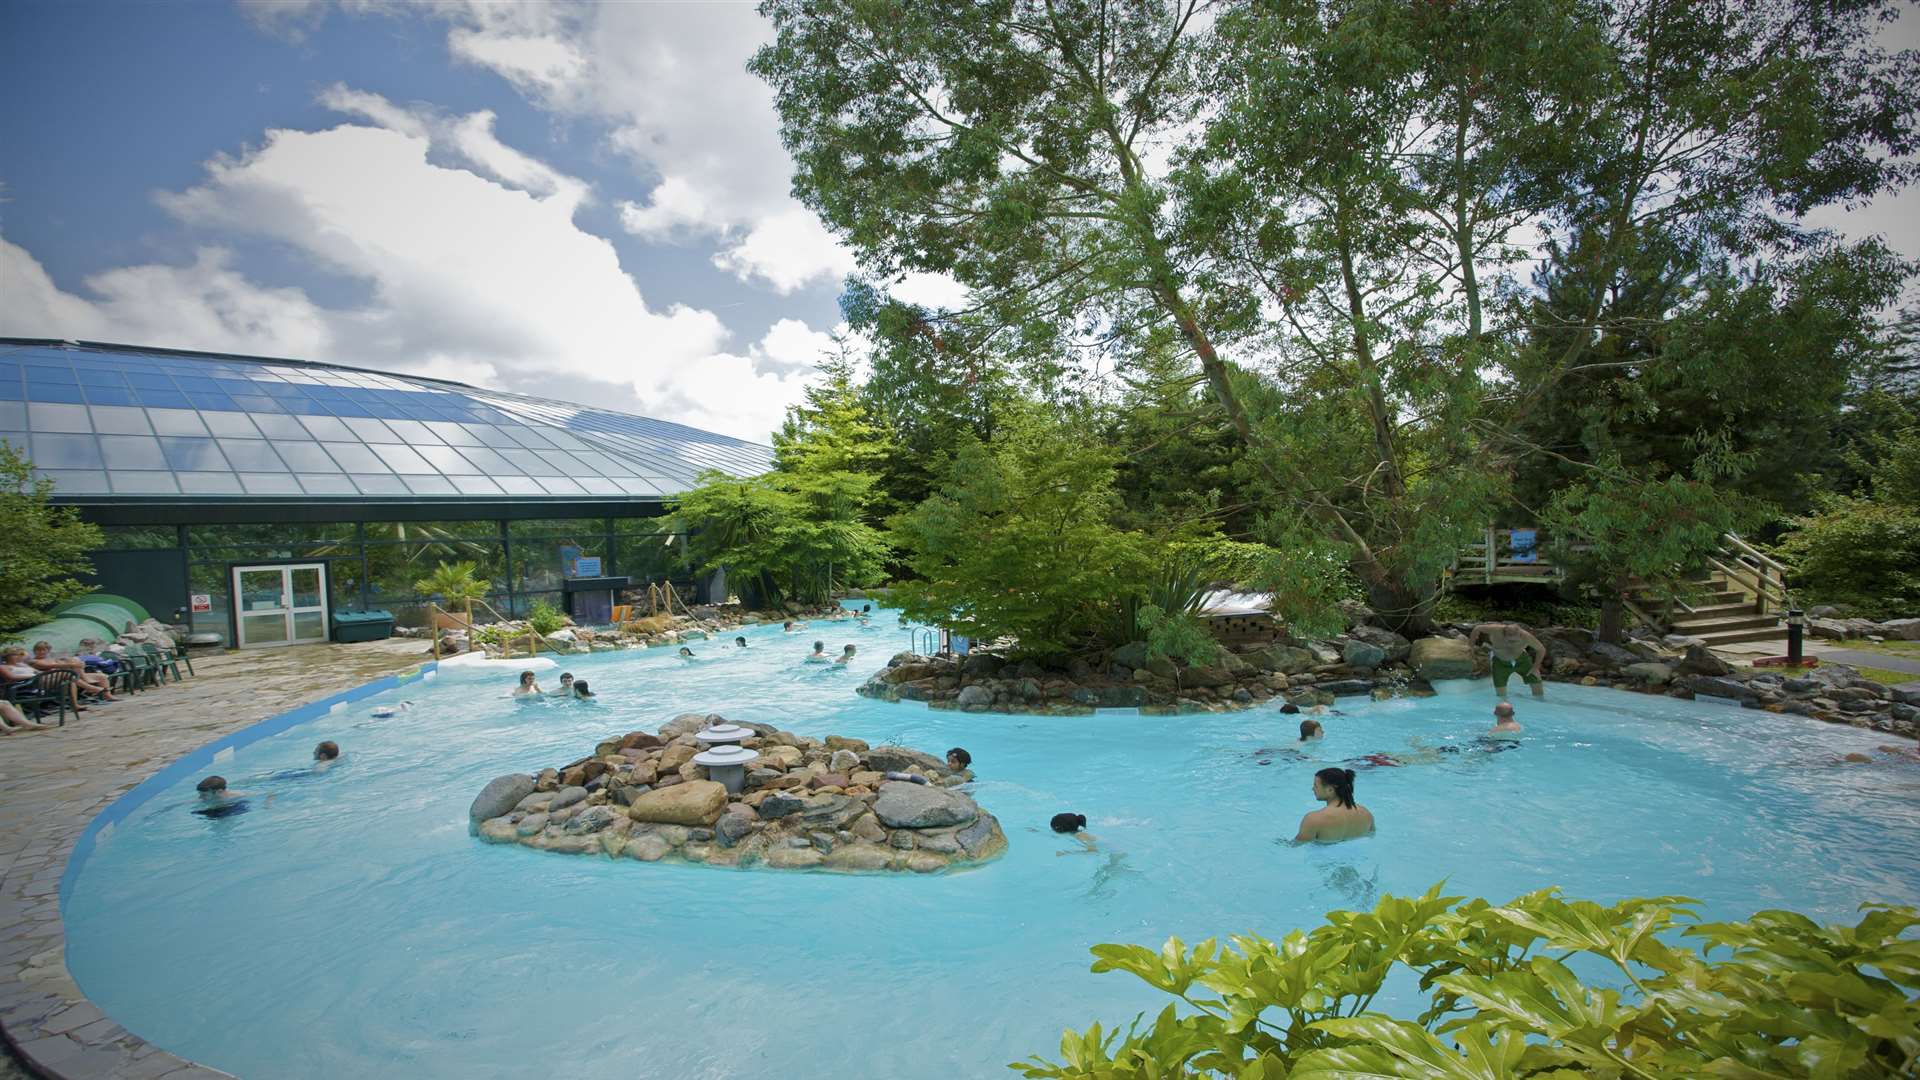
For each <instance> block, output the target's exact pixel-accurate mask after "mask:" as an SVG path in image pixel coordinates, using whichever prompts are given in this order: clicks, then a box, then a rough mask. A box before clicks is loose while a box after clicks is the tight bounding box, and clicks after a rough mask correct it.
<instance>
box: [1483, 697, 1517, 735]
mask: <svg viewBox="0 0 1920 1080" xmlns="http://www.w3.org/2000/svg"><path fill="white" fill-rule="evenodd" d="M1522 730H1524V729H1523V728H1521V726H1520V721H1518V720H1515V719H1514V718H1513V703H1512V702H1510V701H1502V702H1501V703H1499V704H1498V705H1495V706H1494V707H1493V726H1492V727H1490V728H1488V729H1487V735H1488V736H1489V737H1490V738H1495V739H1517V738H1519V737H1520V732H1521V731H1522Z"/></svg>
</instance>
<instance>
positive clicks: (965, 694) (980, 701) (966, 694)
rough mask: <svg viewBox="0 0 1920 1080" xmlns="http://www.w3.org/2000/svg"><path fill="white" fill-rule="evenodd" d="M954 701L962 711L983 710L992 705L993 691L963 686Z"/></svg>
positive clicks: (981, 687)
mask: <svg viewBox="0 0 1920 1080" xmlns="http://www.w3.org/2000/svg"><path fill="white" fill-rule="evenodd" d="M954 701H955V702H957V703H958V704H959V706H960V707H961V708H963V709H984V708H987V707H989V706H991V705H992V704H993V691H991V690H989V689H987V688H986V687H984V686H963V687H961V688H960V696H959V697H957V698H955V699H954Z"/></svg>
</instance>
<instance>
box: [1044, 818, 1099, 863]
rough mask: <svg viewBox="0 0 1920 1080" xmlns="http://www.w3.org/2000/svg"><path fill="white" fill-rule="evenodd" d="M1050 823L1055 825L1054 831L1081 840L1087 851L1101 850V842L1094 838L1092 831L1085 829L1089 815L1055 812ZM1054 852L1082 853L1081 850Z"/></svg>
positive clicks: (1063, 853)
mask: <svg viewBox="0 0 1920 1080" xmlns="http://www.w3.org/2000/svg"><path fill="white" fill-rule="evenodd" d="M1048 824H1049V825H1051V826H1052V827H1053V831H1054V832H1057V833H1061V834H1063V835H1065V836H1071V837H1073V838H1074V839H1075V840H1078V841H1079V842H1080V846H1081V848H1083V849H1085V850H1086V851H1099V850H1100V842H1099V841H1098V840H1096V839H1095V838H1094V836H1093V834H1092V833H1090V832H1086V831H1085V829H1086V827H1087V815H1085V814H1055V815H1053V820H1052V821H1050V822H1048ZM1054 854H1055V855H1078V854H1080V852H1077V851H1056V852H1054Z"/></svg>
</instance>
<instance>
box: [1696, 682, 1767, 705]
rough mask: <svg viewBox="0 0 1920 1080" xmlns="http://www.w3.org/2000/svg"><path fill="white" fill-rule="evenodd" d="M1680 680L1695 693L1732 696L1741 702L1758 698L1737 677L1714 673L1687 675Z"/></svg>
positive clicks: (1724, 696) (1711, 695)
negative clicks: (1726, 676)
mask: <svg viewBox="0 0 1920 1080" xmlns="http://www.w3.org/2000/svg"><path fill="white" fill-rule="evenodd" d="M1681 682H1682V685H1684V686H1685V687H1686V688H1687V689H1689V690H1691V691H1693V692H1694V693H1696V694H1705V695H1707V696H1709V697H1722V698H1732V699H1733V700H1735V701H1739V702H1742V703H1745V702H1748V701H1757V700H1759V695H1757V694H1755V693H1754V692H1753V690H1752V688H1750V687H1749V686H1747V684H1746V683H1743V682H1741V681H1740V680H1739V679H1731V678H1725V677H1722V676H1716V675H1688V676H1686V677H1685V678H1684V679H1683V680H1681Z"/></svg>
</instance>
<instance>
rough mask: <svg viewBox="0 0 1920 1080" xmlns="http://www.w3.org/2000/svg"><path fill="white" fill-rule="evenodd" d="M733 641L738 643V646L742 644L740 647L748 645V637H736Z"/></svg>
mask: <svg viewBox="0 0 1920 1080" xmlns="http://www.w3.org/2000/svg"><path fill="white" fill-rule="evenodd" d="M733 643H734V644H735V645H738V646H740V647H741V648H743V649H744V648H746V647H747V639H746V638H743V637H737V638H734V639H733Z"/></svg>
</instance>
